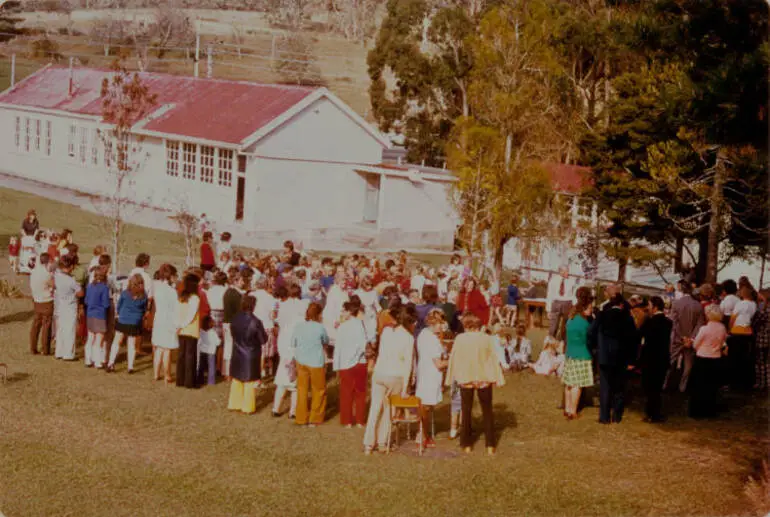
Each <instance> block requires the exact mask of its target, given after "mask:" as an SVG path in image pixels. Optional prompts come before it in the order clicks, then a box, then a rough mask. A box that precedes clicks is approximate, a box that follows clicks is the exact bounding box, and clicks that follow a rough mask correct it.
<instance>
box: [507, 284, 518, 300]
mask: <svg viewBox="0 0 770 517" xmlns="http://www.w3.org/2000/svg"><path fill="white" fill-rule="evenodd" d="M520 299H521V294H520V293H519V288H518V287H517V286H515V285H509V286H508V299H507V300H506V302H507V303H506V305H517V304H518V303H519V300H520Z"/></svg>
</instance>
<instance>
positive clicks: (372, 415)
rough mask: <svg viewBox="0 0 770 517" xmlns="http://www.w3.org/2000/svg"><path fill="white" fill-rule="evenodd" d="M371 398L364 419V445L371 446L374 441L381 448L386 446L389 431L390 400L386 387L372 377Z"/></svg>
mask: <svg viewBox="0 0 770 517" xmlns="http://www.w3.org/2000/svg"><path fill="white" fill-rule="evenodd" d="M371 391H372V400H371V402H370V405H369V417H368V418H367V419H366V432H365V433H364V447H373V446H374V443H375V442H377V445H379V447H380V448H381V449H385V448H387V446H388V445H389V444H388V443H387V439H388V433H389V432H390V401H389V400H388V394H387V388H386V387H385V386H383V385H382V384H378V383H377V381H376V380H375V379H374V378H372V390H371Z"/></svg>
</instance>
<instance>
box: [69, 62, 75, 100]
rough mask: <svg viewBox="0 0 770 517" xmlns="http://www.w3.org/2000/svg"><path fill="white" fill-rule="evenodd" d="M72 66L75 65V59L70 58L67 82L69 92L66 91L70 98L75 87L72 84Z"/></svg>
mask: <svg viewBox="0 0 770 517" xmlns="http://www.w3.org/2000/svg"><path fill="white" fill-rule="evenodd" d="M74 65H75V58H74V57H70V80H69V90H68V92H69V95H70V97H71V96H72V90H74V86H75V84H74V82H75V81H74V78H73V73H74V71H73V69H72V67H73V66H74Z"/></svg>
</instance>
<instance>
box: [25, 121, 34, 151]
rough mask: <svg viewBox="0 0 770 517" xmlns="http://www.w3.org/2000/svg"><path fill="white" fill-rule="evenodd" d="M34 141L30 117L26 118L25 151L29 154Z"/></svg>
mask: <svg viewBox="0 0 770 517" xmlns="http://www.w3.org/2000/svg"><path fill="white" fill-rule="evenodd" d="M31 140H32V124H31V123H30V120H29V117H24V150H25V151H26V152H29V150H30V143H31Z"/></svg>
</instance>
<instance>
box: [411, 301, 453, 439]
mask: <svg viewBox="0 0 770 517" xmlns="http://www.w3.org/2000/svg"><path fill="white" fill-rule="evenodd" d="M425 325H426V326H425V328H424V329H423V330H422V332H420V335H419V336H418V337H417V390H416V392H415V395H416V396H417V397H418V398H419V399H420V402H421V403H422V414H421V415H420V418H421V419H422V433H423V435H422V437H421V438H422V439H423V440H424V442H423V443H424V445H425V447H430V448H432V447H435V446H436V442H435V441H434V439H433V437H432V436H429V435H428V429H429V428H430V427H431V426H430V422H431V415H432V414H433V408H434V407H435V406H436V405H438V404H439V403H440V402H441V399H442V394H441V387H442V384H443V374H442V371H443V370H445V369H446V367H447V364H448V361H446V360H445V359H444V347H443V346H442V344H441V338H440V336H441V335H442V334H443V332H444V331H445V330H446V319H445V318H444V313H443V311H441V310H438V309H434V310H432V311H430V312H429V313H428V316H427V317H426V318H425Z"/></svg>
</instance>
